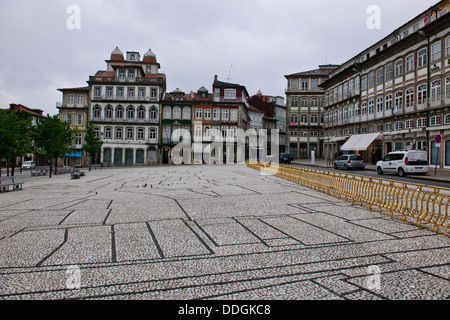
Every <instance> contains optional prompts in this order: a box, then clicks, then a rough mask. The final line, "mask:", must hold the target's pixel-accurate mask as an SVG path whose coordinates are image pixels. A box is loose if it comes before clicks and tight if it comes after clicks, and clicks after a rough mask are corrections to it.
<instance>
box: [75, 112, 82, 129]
mask: <svg viewBox="0 0 450 320" xmlns="http://www.w3.org/2000/svg"><path fill="white" fill-rule="evenodd" d="M75 125H76V126H82V125H83V114H82V113H77V114H76V115H75Z"/></svg>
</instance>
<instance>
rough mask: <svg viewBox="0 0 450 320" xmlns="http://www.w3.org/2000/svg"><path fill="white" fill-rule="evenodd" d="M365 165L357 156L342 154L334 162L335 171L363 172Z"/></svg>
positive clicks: (361, 158)
mask: <svg viewBox="0 0 450 320" xmlns="http://www.w3.org/2000/svg"><path fill="white" fill-rule="evenodd" d="M365 167H366V163H365V162H364V159H363V157H362V156H361V155H359V154H344V155H342V156H340V157H339V158H337V159H336V160H335V161H334V168H335V169H344V170H350V169H361V170H364V168H365Z"/></svg>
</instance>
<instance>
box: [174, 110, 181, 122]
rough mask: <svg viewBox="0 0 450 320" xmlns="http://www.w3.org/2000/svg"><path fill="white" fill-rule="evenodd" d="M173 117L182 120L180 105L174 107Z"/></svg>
mask: <svg viewBox="0 0 450 320" xmlns="http://www.w3.org/2000/svg"><path fill="white" fill-rule="evenodd" d="M173 118H174V119H180V120H181V108H180V107H175V108H173Z"/></svg>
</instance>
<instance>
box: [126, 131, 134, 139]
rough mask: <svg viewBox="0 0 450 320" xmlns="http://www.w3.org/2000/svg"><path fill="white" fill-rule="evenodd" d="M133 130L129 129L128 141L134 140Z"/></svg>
mask: <svg viewBox="0 0 450 320" xmlns="http://www.w3.org/2000/svg"><path fill="white" fill-rule="evenodd" d="M133 131H134V130H133V128H127V139H128V140H132V139H133Z"/></svg>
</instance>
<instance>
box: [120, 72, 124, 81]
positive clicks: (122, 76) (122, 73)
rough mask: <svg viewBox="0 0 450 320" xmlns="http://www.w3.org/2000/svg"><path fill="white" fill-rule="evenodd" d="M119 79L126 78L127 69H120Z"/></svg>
mask: <svg viewBox="0 0 450 320" xmlns="http://www.w3.org/2000/svg"><path fill="white" fill-rule="evenodd" d="M119 79H120V80H125V70H120V71H119Z"/></svg>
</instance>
